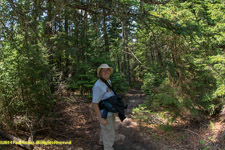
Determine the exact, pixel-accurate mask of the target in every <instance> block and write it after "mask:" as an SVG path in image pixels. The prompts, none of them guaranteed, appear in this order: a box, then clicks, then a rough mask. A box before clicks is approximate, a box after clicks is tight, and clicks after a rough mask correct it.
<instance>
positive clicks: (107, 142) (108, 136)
mask: <svg viewBox="0 0 225 150" xmlns="http://www.w3.org/2000/svg"><path fill="white" fill-rule="evenodd" d="M106 120H107V122H108V124H107V125H106V126H104V125H103V124H102V123H100V126H101V131H100V139H99V144H103V145H104V150H114V149H113V147H112V146H113V144H114V141H115V113H113V114H112V116H108V117H107V119H106Z"/></svg>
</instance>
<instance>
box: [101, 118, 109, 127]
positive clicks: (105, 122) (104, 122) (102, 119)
mask: <svg viewBox="0 0 225 150" xmlns="http://www.w3.org/2000/svg"><path fill="white" fill-rule="evenodd" d="M101 123H102V124H103V125H104V126H106V125H107V124H108V122H107V120H106V119H104V118H101Z"/></svg>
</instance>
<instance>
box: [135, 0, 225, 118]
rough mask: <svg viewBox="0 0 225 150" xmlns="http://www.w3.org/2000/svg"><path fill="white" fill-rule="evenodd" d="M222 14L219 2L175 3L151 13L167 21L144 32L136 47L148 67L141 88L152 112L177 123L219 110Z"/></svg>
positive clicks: (221, 101)
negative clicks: (157, 112) (168, 115)
mask: <svg viewBox="0 0 225 150" xmlns="http://www.w3.org/2000/svg"><path fill="white" fill-rule="evenodd" d="M223 10H224V6H223V3H222V2H220V1H218V2H213V3H212V1H204V2H202V1H201V2H200V1H185V2H180V1H179V2H178V1H173V2H171V3H168V4H167V5H165V6H162V7H160V8H159V7H156V8H155V11H154V12H153V14H154V15H157V16H158V17H161V18H164V19H166V20H167V21H168V22H167V23H165V22H163V21H162V22H161V25H159V26H154V24H153V25H152V26H151V27H150V26H149V28H146V26H144V27H145V28H144V29H143V28H141V30H139V32H138V33H137V39H138V40H137V44H136V48H137V52H136V54H137V56H138V57H139V58H140V59H141V61H142V62H144V64H143V65H144V66H145V67H146V66H147V68H150V69H148V70H147V71H146V73H145V77H144V84H143V86H142V88H143V90H144V91H145V93H146V94H148V96H147V97H146V102H145V103H146V105H147V106H148V108H149V109H151V110H154V111H162V112H164V111H166V112H168V113H169V114H170V115H171V116H172V118H173V119H175V118H176V117H177V116H184V115H187V114H191V117H193V118H196V119H200V118H202V117H208V116H211V115H213V114H216V113H218V112H219V110H220V109H221V106H222V105H223V104H224V102H225V101H224V91H225V90H224V68H225V66H224V54H223V50H222V49H221V47H223V46H222V45H223V44H222V45H221V42H223V43H224V35H225V34H224V33H225V32H224V15H222V14H221V11H223ZM151 19H152V18H151V17H149V18H146V20H145V22H147V23H151V22H150V20H151ZM164 21H165V20H164ZM164 23H165V24H164ZM158 37H160V38H158ZM155 64H158V65H155ZM155 70H157V71H155ZM173 119H172V120H173Z"/></svg>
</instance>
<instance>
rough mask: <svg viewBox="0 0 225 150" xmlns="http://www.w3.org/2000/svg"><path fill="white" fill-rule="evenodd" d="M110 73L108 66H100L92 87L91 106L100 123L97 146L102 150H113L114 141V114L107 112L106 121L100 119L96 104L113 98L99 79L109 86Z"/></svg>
mask: <svg viewBox="0 0 225 150" xmlns="http://www.w3.org/2000/svg"><path fill="white" fill-rule="evenodd" d="M112 72H113V69H112V68H111V67H109V65H107V64H102V65H100V66H99V67H98V69H97V77H99V79H98V80H97V81H96V82H95V84H94V87H93V99H92V105H93V108H94V110H95V112H96V114H97V116H98V119H99V122H100V127H101V131H100V139H99V144H100V145H103V146H104V150H114V149H113V144H114V141H115V113H112V112H108V115H107V119H104V118H102V115H101V113H102V111H100V109H99V107H98V103H99V102H100V101H101V100H105V99H107V98H109V97H111V96H114V93H113V91H112V90H110V89H109V88H108V87H107V85H106V84H105V83H104V82H103V81H102V80H101V79H100V78H103V79H105V80H106V81H107V82H108V83H109V84H111V81H110V75H111V74H112Z"/></svg>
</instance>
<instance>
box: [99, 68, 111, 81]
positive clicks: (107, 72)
mask: <svg viewBox="0 0 225 150" xmlns="http://www.w3.org/2000/svg"><path fill="white" fill-rule="evenodd" d="M110 73H111V72H110V69H109V68H102V69H101V72H100V75H101V77H102V78H104V79H105V80H108V79H109V77H110Z"/></svg>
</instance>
